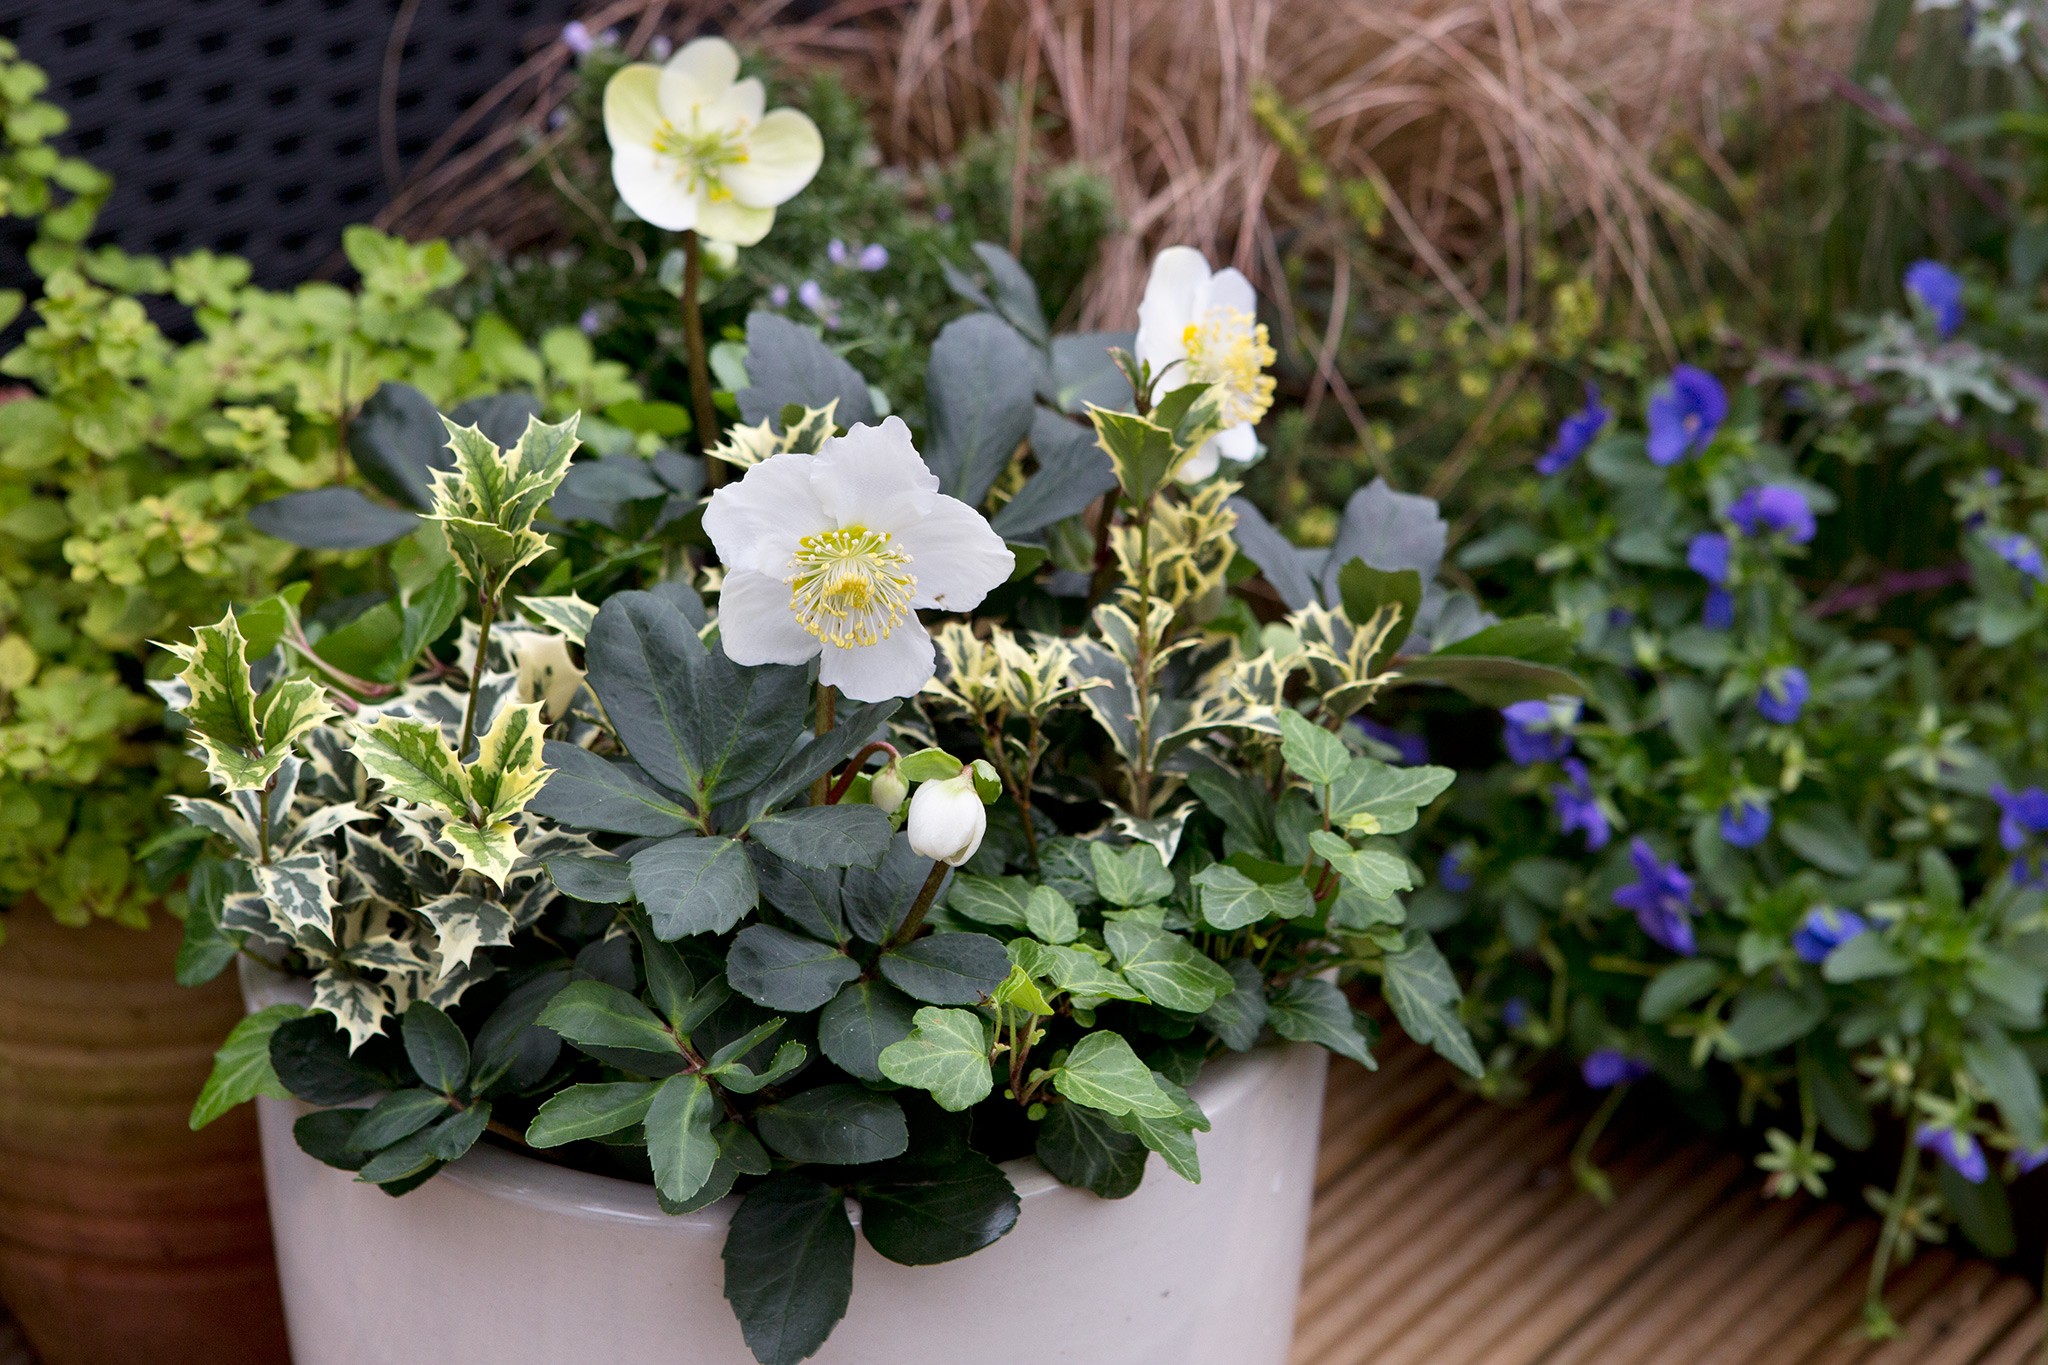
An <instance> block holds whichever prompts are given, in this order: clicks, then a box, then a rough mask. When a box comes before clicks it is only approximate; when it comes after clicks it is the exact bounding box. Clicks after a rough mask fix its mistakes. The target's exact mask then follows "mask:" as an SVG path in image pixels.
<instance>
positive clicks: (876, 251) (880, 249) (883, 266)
mask: <svg viewBox="0 0 2048 1365" xmlns="http://www.w3.org/2000/svg"><path fill="white" fill-rule="evenodd" d="M853 263H854V264H855V265H857V266H859V267H860V268H861V269H862V270H865V271H867V272H868V274H870V275H872V274H874V273H875V272H876V271H877V270H887V269H888V268H889V248H888V247H885V246H883V245H882V244H881V243H880V242H870V243H869V244H868V245H866V246H864V247H862V248H861V249H860V255H859V256H857V257H855V258H854V262H853Z"/></svg>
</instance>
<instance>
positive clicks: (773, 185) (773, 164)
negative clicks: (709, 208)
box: [721, 82, 825, 208]
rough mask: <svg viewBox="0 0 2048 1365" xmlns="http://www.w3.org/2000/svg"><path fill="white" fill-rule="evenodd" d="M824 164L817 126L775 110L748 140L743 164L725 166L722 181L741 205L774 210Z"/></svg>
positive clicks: (788, 111)
mask: <svg viewBox="0 0 2048 1365" xmlns="http://www.w3.org/2000/svg"><path fill="white" fill-rule="evenodd" d="M741 83H742V84H745V82H741ZM824 164H825V140H824V139H823V138H822V137H820V136H819V135H818V125H817V124H815V123H813V122H811V121H810V119H808V118H806V117H805V116H804V115H802V114H800V113H798V112H797V111H796V110H794V109H777V110H776V111H775V112H774V113H772V114H770V115H768V117H766V118H764V119H762V120H761V121H760V126H759V127H757V128H755V129H754V131H753V132H752V133H751V134H750V135H749V136H748V138H747V158H746V160H744V161H741V162H739V163H738V164H736V165H732V166H727V167H726V168H725V169H724V171H723V172H721V177H722V178H723V179H724V181H725V187H726V188H727V189H728V190H731V191H732V193H733V197H734V198H736V199H738V200H739V201H740V202H741V203H742V204H752V205H755V206H756V207H759V208H773V207H774V206H775V205H777V204H786V203H788V202H789V201H790V200H791V199H793V198H795V197H796V194H797V191H799V190H801V189H802V188H803V187H804V186H806V185H808V184H810V183H811V177H812V176H814V175H816V174H817V173H818V167H820V166H822V165H824Z"/></svg>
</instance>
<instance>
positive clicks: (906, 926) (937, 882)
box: [889, 860, 953, 948]
mask: <svg viewBox="0 0 2048 1365" xmlns="http://www.w3.org/2000/svg"><path fill="white" fill-rule="evenodd" d="M952 870H953V869H951V868H949V867H947V866H946V865H945V864H944V863H942V862H939V861H937V860H934V861H933V863H932V870H931V871H930V872H928V873H926V874H925V879H924V885H923V886H921V887H919V888H918V891H917V899H916V900H915V901H912V902H911V905H910V914H909V915H908V916H906V917H905V918H904V921H903V927H902V928H901V929H898V930H897V931H896V932H895V934H894V935H892V936H891V937H890V939H889V946H890V947H892V948H895V947H900V946H901V945H903V944H905V943H908V942H910V940H912V939H914V938H916V937H917V931H918V930H920V929H922V928H924V917H925V912H926V911H928V910H930V909H931V908H932V902H933V901H935V900H937V899H938V898H939V887H940V886H942V885H944V884H945V880H946V874H947V873H948V872H950V871H952Z"/></svg>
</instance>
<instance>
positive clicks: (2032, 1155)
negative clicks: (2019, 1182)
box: [2012, 1145, 2048, 1175]
mask: <svg viewBox="0 0 2048 1365" xmlns="http://www.w3.org/2000/svg"><path fill="white" fill-rule="evenodd" d="M2012 1161H2013V1165H2015V1166H2017V1167H2019V1172H2020V1174H2021V1175H2032V1174H2033V1173H2034V1172H2035V1171H2038V1170H2040V1169H2041V1168H2042V1167H2043V1166H2048V1145H2043V1146H2040V1147H2022V1148H2020V1149H2019V1150H2018V1151H2017V1152H2014V1153H2013V1154H2012Z"/></svg>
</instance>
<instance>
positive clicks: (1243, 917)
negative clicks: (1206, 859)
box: [1194, 863, 1316, 933]
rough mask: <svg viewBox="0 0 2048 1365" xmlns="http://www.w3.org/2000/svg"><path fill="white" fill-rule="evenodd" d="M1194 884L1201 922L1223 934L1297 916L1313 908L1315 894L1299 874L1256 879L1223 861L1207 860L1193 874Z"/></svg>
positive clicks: (1306, 913) (1308, 913)
mask: <svg viewBox="0 0 2048 1365" xmlns="http://www.w3.org/2000/svg"><path fill="white" fill-rule="evenodd" d="M1290 871H1291V869H1290ZM1194 884H1195V886H1196V887H1197V888H1198V889H1199V891H1200V893H1201V908H1202V920H1203V922H1204V923H1206V924H1207V925H1209V926H1210V927H1211V928H1213V929H1216V930H1219V931H1221V932H1223V933H1229V932H1231V931H1232V930H1236V929H1242V928H1244V927H1245V926H1246V925H1248V924H1257V923H1259V922H1260V921H1262V920H1268V919H1299V918H1301V917H1302V916H1304V915H1312V914H1314V913H1315V909H1316V902H1315V897H1314V896H1312V895H1310V894H1309V889H1308V886H1307V885H1306V884H1305V883H1304V882H1303V881H1302V880H1301V878H1300V877H1299V876H1289V878H1288V879H1287V880H1286V881H1283V882H1274V883H1265V882H1256V881H1253V880H1252V879H1251V878H1250V877H1248V876H1246V875H1245V874H1244V873H1242V872H1240V871H1238V869H1236V868H1234V867H1232V866H1230V865H1229V864H1227V863H1211V864H1210V865H1209V866H1208V867H1205V868H1203V869H1202V870H1201V871H1200V872H1197V873H1196V874H1195V876H1194Z"/></svg>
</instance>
